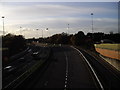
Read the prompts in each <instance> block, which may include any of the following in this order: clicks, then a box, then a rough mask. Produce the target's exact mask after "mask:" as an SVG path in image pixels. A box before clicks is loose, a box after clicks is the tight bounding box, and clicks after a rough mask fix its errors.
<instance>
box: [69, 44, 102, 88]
mask: <svg viewBox="0 0 120 90" xmlns="http://www.w3.org/2000/svg"><path fill="white" fill-rule="evenodd" d="M71 47H72V48H74V49H75V50H77V51H78V52H79V53H80V54H81V55H82V57H83V58H84V59H85V61H86V62H87V64H88V66H89V67H90V69H91V70H92V72H93V74H94V76H95V78H96V80H97V81H98V83H99V85H100V88H101V89H102V90H104V88H103V85H102V83H101V82H100V80H99V78H98V77H97V74H96V73H95V71H94V69H93V68H92V66H91V65H90V63H89V62H88V60H87V59H86V57H85V56H84V55H83V54H82V53H81V51H79V50H78V49H76V48H75V47H73V46H71Z"/></svg>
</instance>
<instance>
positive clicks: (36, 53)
mask: <svg viewBox="0 0 120 90" xmlns="http://www.w3.org/2000/svg"><path fill="white" fill-rule="evenodd" d="M32 56H33V58H34V59H35V60H40V57H39V52H34V53H32Z"/></svg>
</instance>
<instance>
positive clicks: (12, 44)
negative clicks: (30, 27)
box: [2, 34, 26, 58]
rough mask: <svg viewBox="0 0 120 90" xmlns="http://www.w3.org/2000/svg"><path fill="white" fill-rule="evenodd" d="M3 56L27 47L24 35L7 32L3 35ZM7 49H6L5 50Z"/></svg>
mask: <svg viewBox="0 0 120 90" xmlns="http://www.w3.org/2000/svg"><path fill="white" fill-rule="evenodd" d="M2 48H3V54H2V56H3V58H4V57H7V58H9V57H10V56H12V55H14V54H17V53H19V52H21V51H23V50H24V49H26V40H25V38H24V37H23V36H22V35H18V36H17V35H12V34H7V35H6V36H3V37H2ZM4 49H5V50H4Z"/></svg>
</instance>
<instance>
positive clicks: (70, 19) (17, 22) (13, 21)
mask: <svg viewBox="0 0 120 90" xmlns="http://www.w3.org/2000/svg"><path fill="white" fill-rule="evenodd" d="M107 5H108V6H107ZM109 5H110V4H108V3H105V4H103V6H102V3H100V4H99V3H94V4H93V5H92V4H90V3H84V4H83V3H3V4H2V6H0V7H1V8H0V11H1V12H0V14H1V15H4V16H5V29H6V31H9V32H14V33H19V28H20V26H21V27H23V28H31V29H32V30H33V29H36V28H42V29H44V28H47V27H48V28H49V30H50V32H51V34H54V33H59V32H64V31H65V32H67V31H66V28H67V24H68V23H69V24H70V29H71V33H75V32H76V31H77V30H84V31H85V32H90V30H91V15H90V13H91V12H93V13H94V16H93V20H94V25H95V26H94V27H95V29H96V30H98V31H103V32H106V29H109V28H114V29H116V27H117V10H116V9H115V8H117V7H116V6H109ZM109 7H110V8H109ZM101 27H102V28H101ZM1 28H2V21H0V29H1ZM100 29H101V30H100ZM32 30H31V31H30V30H26V31H23V32H25V33H24V34H25V36H27V37H30V36H31V37H32V36H34V34H35V33H34V32H35V31H34V30H33V31H32ZM38 32H40V31H38ZM107 32H108V31H107ZM35 35H37V34H35ZM45 35H47V34H45ZM37 36H38V35H37Z"/></svg>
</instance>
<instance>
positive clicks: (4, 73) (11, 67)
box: [3, 66, 17, 76]
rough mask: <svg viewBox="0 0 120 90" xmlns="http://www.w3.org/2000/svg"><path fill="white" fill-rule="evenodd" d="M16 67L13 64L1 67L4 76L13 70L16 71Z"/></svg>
mask: <svg viewBox="0 0 120 90" xmlns="http://www.w3.org/2000/svg"><path fill="white" fill-rule="evenodd" d="M16 69H17V68H16V67H14V66H6V67H5V68H4V69H3V75H4V76H8V75H9V74H13V73H14V72H15V71H16Z"/></svg>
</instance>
